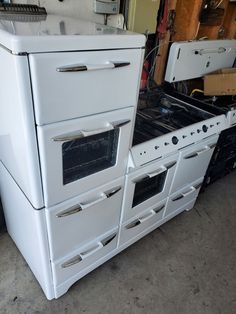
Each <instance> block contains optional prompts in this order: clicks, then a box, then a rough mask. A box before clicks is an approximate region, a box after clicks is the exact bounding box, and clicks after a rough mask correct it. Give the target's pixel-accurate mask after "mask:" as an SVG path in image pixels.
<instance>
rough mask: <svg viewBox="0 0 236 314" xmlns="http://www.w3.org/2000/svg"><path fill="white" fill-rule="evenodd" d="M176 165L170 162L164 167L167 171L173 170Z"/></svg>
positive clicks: (174, 162) (175, 162)
mask: <svg viewBox="0 0 236 314" xmlns="http://www.w3.org/2000/svg"><path fill="white" fill-rule="evenodd" d="M176 164H177V161H172V162H170V163H168V164H166V165H165V167H166V168H167V169H168V170H169V169H171V168H173V167H174V166H175V165H176Z"/></svg>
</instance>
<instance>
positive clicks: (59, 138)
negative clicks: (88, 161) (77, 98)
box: [52, 119, 131, 142]
mask: <svg viewBox="0 0 236 314" xmlns="http://www.w3.org/2000/svg"><path fill="white" fill-rule="evenodd" d="M130 122H131V120H130V119H124V120H119V121H114V122H111V123H109V124H108V125H107V126H106V127H104V128H100V129H95V130H80V131H78V132H77V133H76V134H71V135H62V136H57V137H54V138H53V139H52V140H53V141H54V142H69V141H75V140H79V139H81V138H84V137H87V136H91V135H96V134H101V133H104V132H107V131H111V130H114V129H118V128H121V127H123V126H125V125H126V124H128V123H130Z"/></svg>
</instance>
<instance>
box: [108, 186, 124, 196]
mask: <svg viewBox="0 0 236 314" xmlns="http://www.w3.org/2000/svg"><path fill="white" fill-rule="evenodd" d="M121 189H122V187H121V186H119V187H117V188H114V189H112V190H109V191H107V192H104V193H105V194H106V197H107V198H110V197H112V196H114V195H115V194H116V193H118V192H119V191H120V190H121Z"/></svg>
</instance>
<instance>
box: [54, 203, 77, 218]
mask: <svg viewBox="0 0 236 314" xmlns="http://www.w3.org/2000/svg"><path fill="white" fill-rule="evenodd" d="M81 211H82V207H81V206H80V205H76V206H74V207H71V208H69V209H67V210H65V211H63V212H61V213H59V214H57V215H56V216H57V218H64V217H68V216H71V215H74V214H77V213H79V212H81Z"/></svg>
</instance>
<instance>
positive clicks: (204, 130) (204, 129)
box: [202, 124, 208, 133]
mask: <svg viewBox="0 0 236 314" xmlns="http://www.w3.org/2000/svg"><path fill="white" fill-rule="evenodd" d="M202 130H203V132H204V133H206V132H207V130H208V127H207V126H206V125H205V124H204V125H203V126H202Z"/></svg>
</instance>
